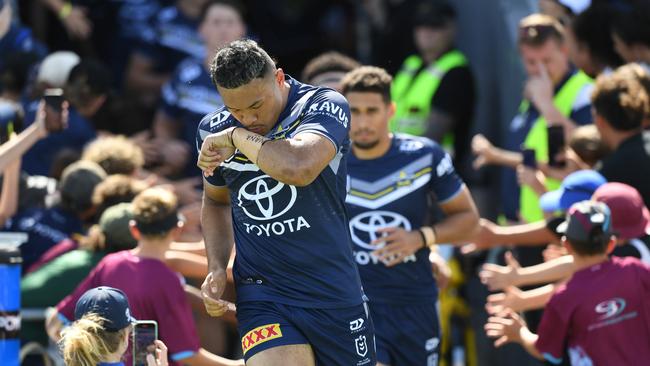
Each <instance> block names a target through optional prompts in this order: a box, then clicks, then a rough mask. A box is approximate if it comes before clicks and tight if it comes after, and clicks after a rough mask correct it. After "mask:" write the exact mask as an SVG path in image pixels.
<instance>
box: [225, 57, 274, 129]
mask: <svg viewBox="0 0 650 366" xmlns="http://www.w3.org/2000/svg"><path fill="white" fill-rule="evenodd" d="M285 87H286V86H285V82H284V72H283V71H282V69H277V70H275V71H274V72H269V73H268V75H267V76H265V77H264V78H257V79H255V80H253V81H251V82H250V83H248V84H246V85H242V86H240V87H239V88H235V89H225V88H221V87H219V88H217V89H218V90H219V94H221V98H223V101H224V104H225V105H226V108H228V111H229V112H230V113H231V114H232V115H233V116H234V117H235V118H236V119H237V120H238V121H239V122H240V123H241V124H242V125H244V127H245V128H246V129H247V130H249V131H251V132H255V133H257V134H260V135H266V134H267V133H268V132H269V131H270V130H271V128H273V126H275V124H276V122H277V119H278V117H279V116H280V113H281V112H282V108H283V103H282V102H283V97H282V91H283V90H284V88H285Z"/></svg>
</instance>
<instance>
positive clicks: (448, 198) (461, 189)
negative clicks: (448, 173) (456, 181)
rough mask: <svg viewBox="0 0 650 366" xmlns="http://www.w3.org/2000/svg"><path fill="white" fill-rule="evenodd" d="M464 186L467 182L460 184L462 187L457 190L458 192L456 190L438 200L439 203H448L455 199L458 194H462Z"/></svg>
mask: <svg viewBox="0 0 650 366" xmlns="http://www.w3.org/2000/svg"><path fill="white" fill-rule="evenodd" d="M464 187H465V184H461V185H460V188H458V190H457V191H456V192H454V193H453V194H451V195H449V197H447V198H445V199H441V200H438V203H439V204H443V203H447V202H449V201H451V200H453V199H454V198H456V196H458V195H459V194H460V192H462V191H463V188H464Z"/></svg>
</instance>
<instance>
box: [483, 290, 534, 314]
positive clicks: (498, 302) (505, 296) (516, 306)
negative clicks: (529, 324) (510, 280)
mask: <svg viewBox="0 0 650 366" xmlns="http://www.w3.org/2000/svg"><path fill="white" fill-rule="evenodd" d="M524 302H525V299H524V292H523V291H521V290H520V289H518V288H517V287H514V286H510V287H507V288H506V289H505V292H500V293H498V294H492V295H490V296H488V297H487V303H486V304H485V310H486V311H487V313H488V314H490V315H495V314H499V313H502V312H504V311H505V310H507V309H511V310H513V311H521V310H523V308H524Z"/></svg>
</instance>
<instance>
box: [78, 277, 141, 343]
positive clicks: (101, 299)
mask: <svg viewBox="0 0 650 366" xmlns="http://www.w3.org/2000/svg"><path fill="white" fill-rule="evenodd" d="M88 313H95V314H97V315H99V316H101V317H102V318H104V319H106V323H104V329H106V330H108V331H109V332H117V331H119V330H122V329H124V328H126V327H127V326H128V325H129V324H131V323H133V322H135V318H133V317H132V316H131V310H130V309H129V300H128V299H127V298H126V294H124V292H122V291H120V290H118V289H116V288H112V287H106V286H102V287H96V288H93V289H90V290H88V291H86V292H85V293H84V294H83V295H82V296H81V297H80V298H79V301H77V305H76V307H75V309H74V318H75V320H79V319H81V318H82V317H83V316H84V315H86V314H88Z"/></svg>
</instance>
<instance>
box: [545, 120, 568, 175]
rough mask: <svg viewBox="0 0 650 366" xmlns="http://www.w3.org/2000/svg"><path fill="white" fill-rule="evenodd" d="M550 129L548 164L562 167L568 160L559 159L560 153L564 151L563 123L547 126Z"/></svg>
mask: <svg viewBox="0 0 650 366" xmlns="http://www.w3.org/2000/svg"><path fill="white" fill-rule="evenodd" d="M547 131H548V165H549V166H552V167H559V168H562V167H564V166H565V165H566V161H564V160H558V159H557V156H558V154H559V153H561V152H563V151H564V148H565V144H566V143H565V141H564V127H562V126H561V125H553V126H548V127H547Z"/></svg>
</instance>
